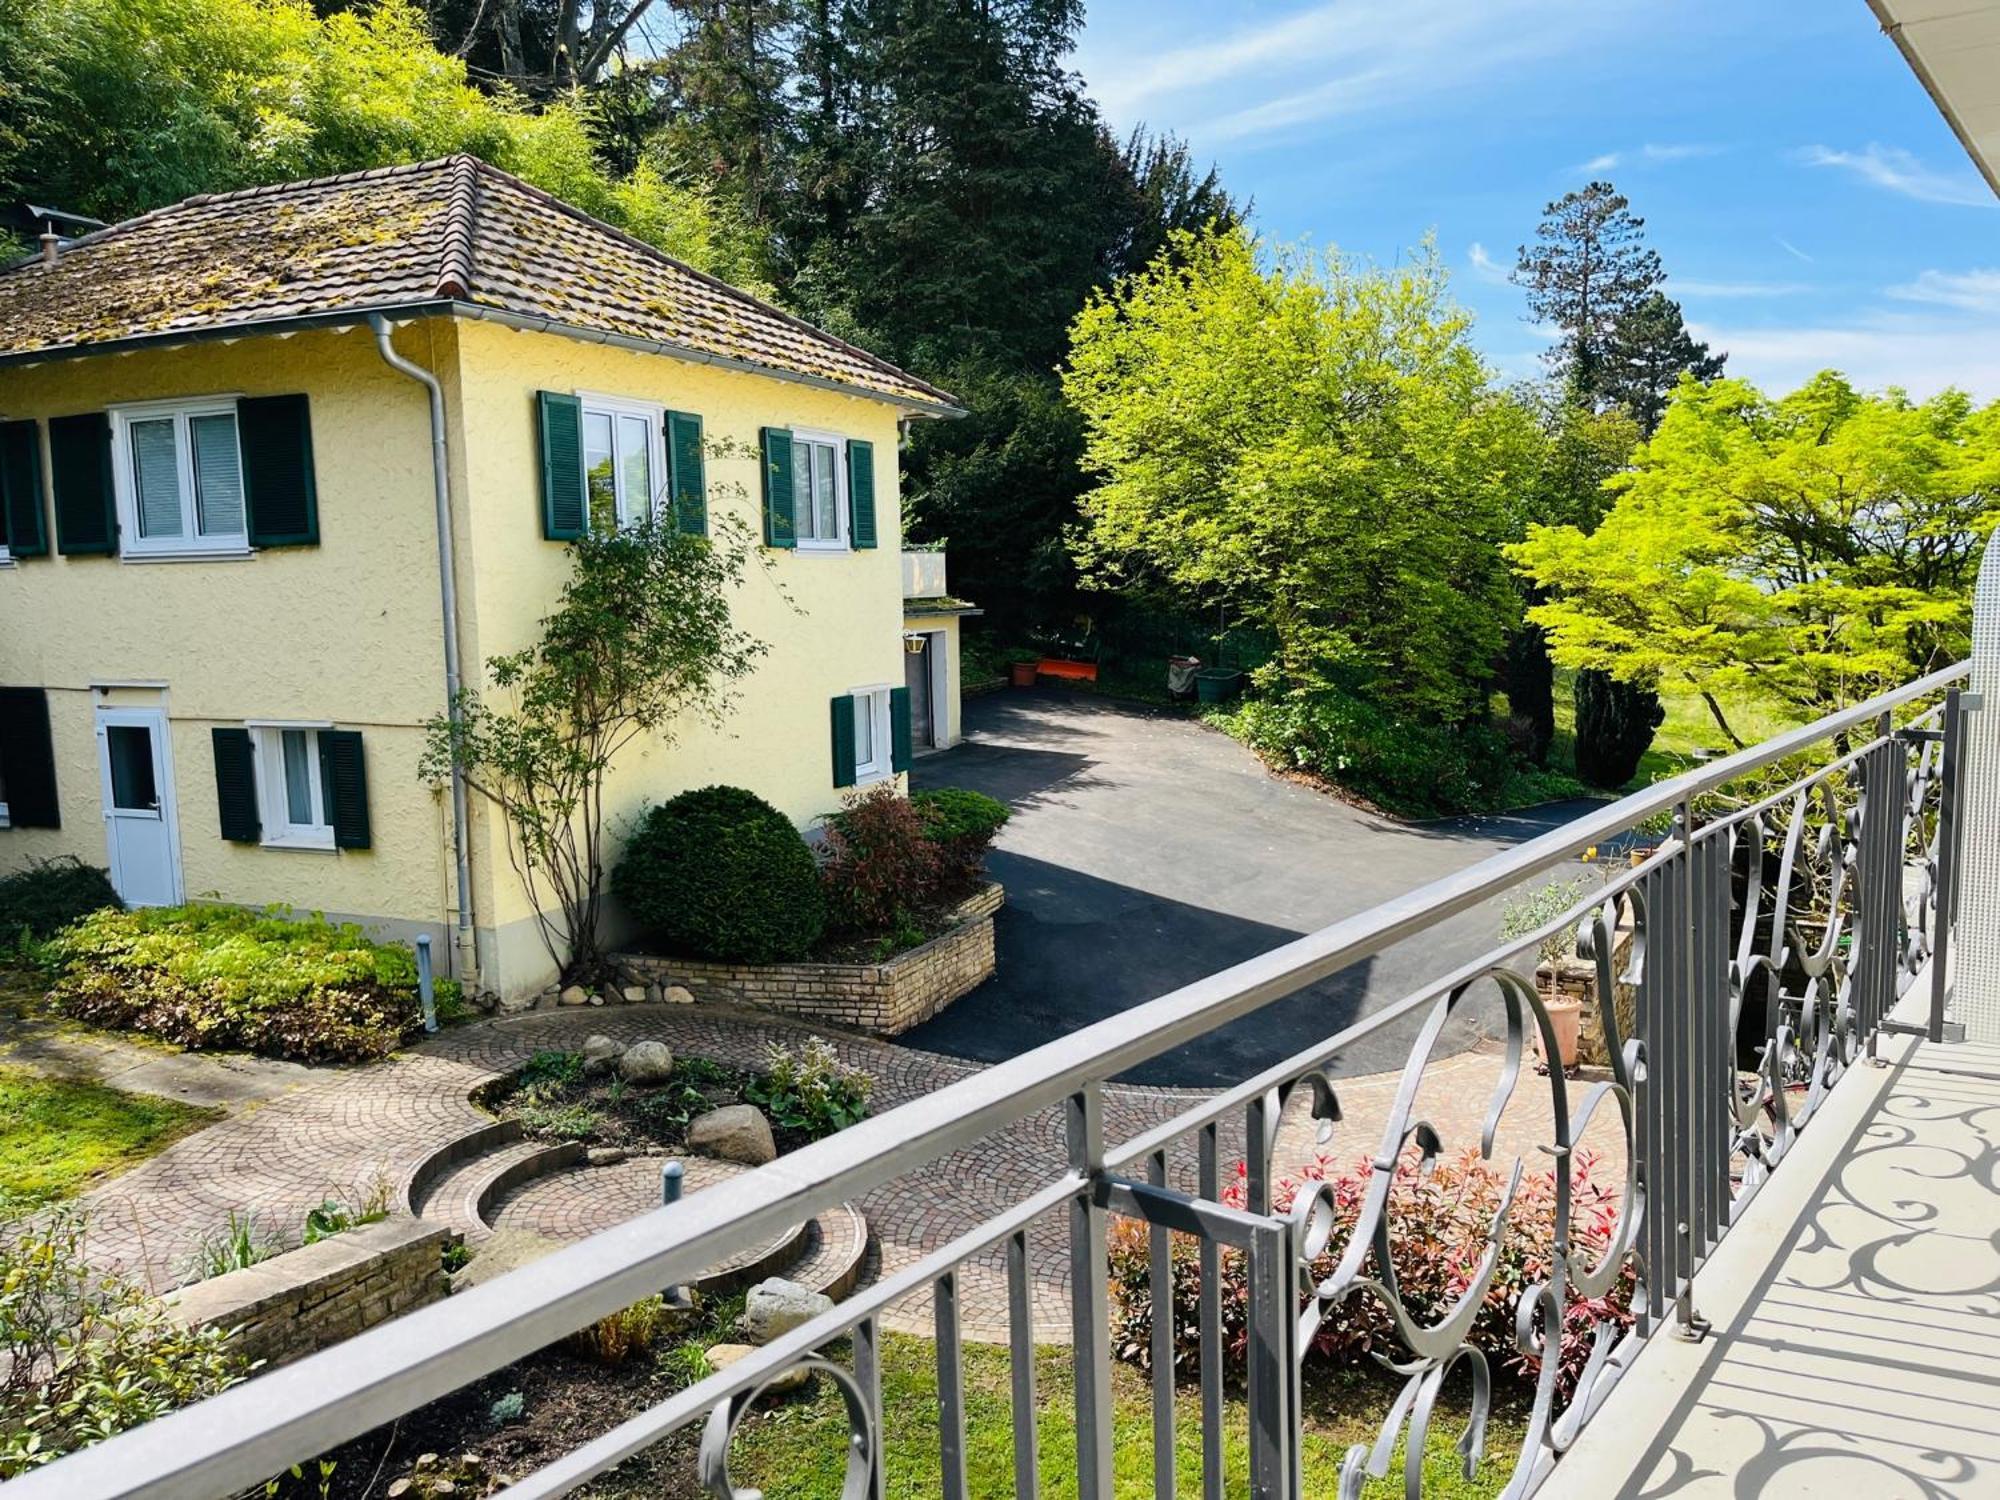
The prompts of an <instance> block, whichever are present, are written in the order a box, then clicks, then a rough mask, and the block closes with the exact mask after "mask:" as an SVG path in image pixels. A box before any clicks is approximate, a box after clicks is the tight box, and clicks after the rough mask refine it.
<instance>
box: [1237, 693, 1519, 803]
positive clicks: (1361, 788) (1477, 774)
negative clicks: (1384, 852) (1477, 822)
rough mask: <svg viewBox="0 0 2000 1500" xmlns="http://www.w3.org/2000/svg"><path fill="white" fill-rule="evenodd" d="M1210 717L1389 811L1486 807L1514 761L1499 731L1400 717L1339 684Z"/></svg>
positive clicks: (1498, 795)
mask: <svg viewBox="0 0 2000 1500" xmlns="http://www.w3.org/2000/svg"><path fill="white" fill-rule="evenodd" d="M1210 717H1211V722H1213V723H1215V724H1216V725H1217V726H1218V727H1219V728H1222V729H1224V730H1226V731H1228V732H1229V733H1231V734H1233V735H1235V736H1236V737H1237V738H1238V739H1240V740H1243V741H1244V742H1245V743H1246V744H1248V745H1249V746H1250V747H1251V748H1252V749H1254V750H1256V751H1258V752H1259V753H1260V754H1262V755H1264V756H1266V757H1268V758H1269V759H1271V760H1274V761H1277V762H1278V763H1279V764H1281V765H1284V766H1288V767H1290V768H1292V769H1294V770H1299V771H1305V772H1309V773H1310V774H1312V775H1314V776H1319V777H1323V778H1324V779H1325V780H1327V781H1331V782H1333V783H1335V784H1336V785H1339V786H1342V787H1346V788H1347V789H1349V790H1350V791H1353V792H1355V793H1357V794H1358V795H1360V796H1362V797H1365V798H1367V799H1368V800H1369V801H1370V802H1373V803H1375V804H1376V805H1377V806H1379V807H1382V808H1384V809H1385V810H1387V811H1389V812H1393V813H1402V814H1408V815H1420V816H1421V815H1429V814H1434V813H1455V812H1467V811H1472V810H1474V809H1481V808H1491V807H1493V806H1496V805H1497V804H1498V803H1499V802H1500V801H1502V800H1503V795H1504V792H1505V789H1506V787H1507V784H1508V781H1509V779H1510V777H1511V776H1512V774H1513V770H1514V766H1513V763H1512V758H1511V757H1510V756H1509V755H1508V752H1507V745H1506V741H1505V739H1504V738H1503V737H1502V736H1501V735H1500V733H1499V732H1498V731H1497V730H1495V729H1493V728H1491V727H1490V726H1487V725H1472V726H1469V727H1465V728H1458V729H1454V728H1451V727H1448V726H1445V725H1441V724H1431V723H1426V722H1423V721H1421V720H1417V719H1409V718H1404V717H1401V716H1399V715H1397V714H1394V713H1391V712H1390V711H1389V710H1387V709H1385V708H1383V707H1381V706H1380V705H1379V704H1376V703H1372V702H1370V701H1369V700H1367V699H1365V698H1360V697H1357V696H1355V695H1354V694H1352V693H1347V692H1342V691H1339V690H1337V689H1330V688H1326V689H1314V690H1311V691H1302V692H1296V693H1292V694H1289V695H1287V696H1285V697H1282V698H1275V699H1254V700H1252V701H1250V702H1247V703H1243V704H1240V705H1238V706H1237V707H1235V708H1232V709H1229V710H1226V711H1224V712H1221V713H1218V714H1214V715H1211V716H1210Z"/></svg>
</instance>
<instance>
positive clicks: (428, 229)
mask: <svg viewBox="0 0 2000 1500" xmlns="http://www.w3.org/2000/svg"><path fill="white" fill-rule="evenodd" d="M439 303H454V304H458V305H459V307H460V308H461V310H464V311H468V312H471V313H472V314H473V315H477V311H478V310H480V309H485V310H489V311H491V312H493V313H497V314H498V315H500V316H501V317H503V318H507V319H510V320H514V321H523V320H525V321H528V322H531V323H532V322H535V321H538V320H546V321H547V322H548V323H550V324H554V325H557V326H558V328H559V329H563V330H573V331H578V332H582V333H584V334H586V335H591V334H607V335H611V336H614V337H620V338H629V339H634V340H638V341H640V342H641V343H645V344H664V345H669V346H672V348H673V349H676V350H685V351H688V352H689V353H690V354H691V355H693V356H694V357H697V358H699V357H702V356H712V357H715V358H719V359H723V360H728V361H732V362H736V363H741V364H747V365H753V366H756V367H758V368H762V369H769V370H772V371H776V372H781V373H784V374H789V375H800V376H805V377H808V378H809V379H812V380H814V381H824V382H831V383H833V384H836V385H840V386H845V387H850V388H853V389H856V390H860V391H864V392H867V393H869V394H871V395H876V396H880V397H883V398H885V399H888V400H891V401H896V402H906V403H912V404H914V405H916V406H919V407H925V406H928V407H936V406H940V405H942V406H954V405H955V404H956V403H955V401H954V398H953V397H952V396H951V395H950V394H949V393H947V392H945V391H941V390H939V389H938V388H937V387H936V386H933V385H930V384H928V383H927V382H925V381H922V380H919V379H917V378H916V377H915V376H914V375H910V374H908V373H906V372H905V371H902V370H899V369H897V368H896V367H895V366H894V365H892V364H890V363H888V362H887V361H886V360H881V359H877V358H876V357H875V356H873V355H872V354H869V353H867V352H866V351H864V350H861V349H857V348H856V347H854V346H853V345H852V344H848V343H846V342H844V341H842V340H840V339H837V338H835V337H833V335H831V334H828V333H822V332H821V331H820V330H819V329H817V328H814V327H812V326H811V325H810V324H807V323H803V322H801V321H799V320H798V319H797V318H794V317H792V316H790V315H789V314H787V313H783V312H780V311H779V310H778V309H777V308H775V307H772V306H771V305H770V304H768V303H766V302H761V301H759V300H758V299H757V298H755V297H752V296H750V295H749V294H748V293H747V292H740V291H738V290H736V288H734V287H732V286H729V285H727V284H725V283H723V282H721V281H718V280H716V279H715V278H714V277H712V276H708V275H705V274H703V273H702V272H699V271H696V270H694V269H692V268H691V267H689V266H686V265H683V264H682V263H681V262H679V261H677V260H675V259H673V258H672V257H671V256H668V255H666V254H663V253H662V252H661V251H659V250H656V249H655V248H653V247H652V246H651V245H648V244H646V243H645V242H644V241H642V240H638V239H635V238H633V237H632V236H631V235H629V234H626V233H625V232H624V231H623V230H619V229H614V228H613V227H612V226H610V225H609V224H605V223H603V222H601V221H599V220H597V219H593V218H591V217H590V216H589V215H588V214H585V213H583V212H581V211H579V210H577V209H575V208H572V207H570V206H569V205H568V204H566V203H564V202H562V201H561V200H560V199H557V198H554V197H551V196H550V195H549V194H547V193H545V192H543V191H541V190H540V189H539V188H534V187H530V186H529V185H528V184H527V183H525V182H522V181H521V180H520V179H519V178H517V177H513V176H510V175H509V174H508V173H506V172H502V171H500V170H499V169H498V168H497V167H492V166H488V165H487V164H486V163H485V162H483V161H480V160H479V159H478V158H477V157H472V156H453V157H447V158H444V159H442V160H439V161H428V162H419V163H416V164H413V165H410V166H397V167H379V168H376V169H374V170H372V171H367V172H354V173H350V174H348V175H346V176H343V177H326V178H320V179H318V180H316V181H312V182H294V183H284V184H281V185H278V186H275V187H260V188H249V189H246V190H245V191H242V192H236V193H214V194H205V195H203V196H201V197H196V198H189V199H187V200H186V201H185V202H181V203H176V204H174V205H172V206H171V207H168V208H161V209H155V210H154V211H153V212H151V213H148V214H142V215H140V216H139V217H138V218H136V219H128V220H126V221H125V222H124V223H122V224H113V225H112V226H111V227H109V228H108V229H102V230H99V231H97V232H95V233H93V234H89V235H86V236H84V237H83V238H81V239H78V240H74V241H72V242H70V243H69V244H68V245H66V246H64V247H63V250H62V253H61V255H60V257H59V258H58V259H57V261H56V263H55V264H54V265H52V266H50V265H44V264H42V263H41V260H40V259H39V257H37V258H36V259H33V260H28V261H23V262H21V263H20V264H18V265H16V266H13V267H10V268H8V269H6V270H5V271H0V359H7V358H15V359H18V358H20V357H22V356H25V355H35V354H44V353H46V354H55V353H59V352H64V351H77V350H81V349H89V348H92V347H98V346H108V345H118V344H124V343H130V342H135V341H157V340H162V339H169V340H170V339H171V338H172V337H173V336H175V335H177V334H179V335H188V336H199V335H206V334H212V333H215V332H219V331H226V330H228V329H230V328H236V327H241V328H243V329H244V331H245V332H250V331H252V330H254V328H255V327H256V326H257V325H260V324H266V323H273V322H282V321H285V320H290V319H310V318H319V319H337V318H338V317H340V316H341V315H343V314H350V313H352V314H361V313H365V312H369V311H371V310H388V309H391V308H411V307H415V306H419V305H423V304H439Z"/></svg>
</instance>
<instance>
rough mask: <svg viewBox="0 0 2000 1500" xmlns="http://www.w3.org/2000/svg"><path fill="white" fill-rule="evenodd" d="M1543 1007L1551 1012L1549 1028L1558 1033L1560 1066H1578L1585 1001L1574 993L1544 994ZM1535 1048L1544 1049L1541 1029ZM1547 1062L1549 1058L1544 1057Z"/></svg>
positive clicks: (1557, 1043) (1538, 1030)
mask: <svg viewBox="0 0 2000 1500" xmlns="http://www.w3.org/2000/svg"><path fill="white" fill-rule="evenodd" d="M1542 1007H1543V1009H1545V1010H1546V1011H1548V1013H1549V1028H1550V1030H1552V1031H1554V1032H1555V1034H1556V1059H1557V1063H1558V1065H1559V1066H1561V1067H1563V1068H1565V1069H1568V1068H1573V1067H1575V1066H1576V1057H1577V1041H1578V1039H1579V1038H1580V1037H1581V1036H1582V1035H1583V1002H1582V1001H1581V1000H1579V999H1577V998H1576V997H1575V996H1574V995H1564V994H1555V995H1548V994H1544V995H1543V996H1542ZM1535 1050H1536V1051H1537V1052H1539V1051H1541V1050H1542V1035H1541V1029H1540V1028H1539V1027H1537V1028H1536V1031H1535ZM1542 1060H1543V1061H1544V1062H1547V1061H1548V1059H1547V1058H1546V1057H1544V1058H1543V1059H1542Z"/></svg>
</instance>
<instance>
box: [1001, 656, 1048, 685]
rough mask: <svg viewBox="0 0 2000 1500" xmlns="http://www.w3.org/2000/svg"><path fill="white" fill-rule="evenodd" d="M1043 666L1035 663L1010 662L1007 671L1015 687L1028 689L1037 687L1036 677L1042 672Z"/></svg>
mask: <svg viewBox="0 0 2000 1500" xmlns="http://www.w3.org/2000/svg"><path fill="white" fill-rule="evenodd" d="M1041 665H1042V664H1041V663H1040V662H1034V661H1017V662H1010V663H1008V668H1007V670H1008V674H1009V676H1010V677H1011V678H1012V679H1013V683H1014V686H1015V687H1021V688H1027V687H1033V686H1034V685H1035V676H1036V674H1037V673H1038V672H1040V670H1041Z"/></svg>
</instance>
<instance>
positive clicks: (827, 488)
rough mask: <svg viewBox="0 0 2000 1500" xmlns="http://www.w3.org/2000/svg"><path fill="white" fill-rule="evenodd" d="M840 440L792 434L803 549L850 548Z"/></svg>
mask: <svg viewBox="0 0 2000 1500" xmlns="http://www.w3.org/2000/svg"><path fill="white" fill-rule="evenodd" d="M840 448H841V443H840V439H839V438H837V437H832V436H829V435H827V434H823V433H816V432H796V431H795V432H794V433H793V434H792V525H793V528H794V532H793V534H794V535H795V536H797V538H798V544H799V545H800V546H801V547H821V548H841V547H845V546H846V545H847V478H846V476H845V475H844V474H843V473H842V472H841V467H842V466H841V462H840V457H841V454H840Z"/></svg>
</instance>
